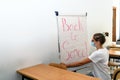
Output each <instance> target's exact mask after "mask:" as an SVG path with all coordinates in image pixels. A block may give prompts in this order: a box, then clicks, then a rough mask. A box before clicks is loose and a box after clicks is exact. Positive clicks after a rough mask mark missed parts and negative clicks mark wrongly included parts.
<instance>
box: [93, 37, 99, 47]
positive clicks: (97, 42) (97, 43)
mask: <svg viewBox="0 0 120 80" xmlns="http://www.w3.org/2000/svg"><path fill="white" fill-rule="evenodd" d="M91 42H92V43H94V46H95V47H98V46H100V45H101V44H100V42H99V41H96V40H95V39H94V38H92V41H91Z"/></svg>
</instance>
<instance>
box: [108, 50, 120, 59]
mask: <svg viewBox="0 0 120 80" xmlns="http://www.w3.org/2000/svg"><path fill="white" fill-rule="evenodd" d="M109 54H110V58H113V59H120V51H119V50H116V49H110V50H109Z"/></svg>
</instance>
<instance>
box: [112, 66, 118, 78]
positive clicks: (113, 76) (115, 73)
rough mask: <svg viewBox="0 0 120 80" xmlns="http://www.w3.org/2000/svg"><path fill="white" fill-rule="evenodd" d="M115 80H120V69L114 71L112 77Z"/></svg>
mask: <svg viewBox="0 0 120 80" xmlns="http://www.w3.org/2000/svg"><path fill="white" fill-rule="evenodd" d="M112 79H113V80H120V68H118V69H116V70H114V73H113V75H112Z"/></svg>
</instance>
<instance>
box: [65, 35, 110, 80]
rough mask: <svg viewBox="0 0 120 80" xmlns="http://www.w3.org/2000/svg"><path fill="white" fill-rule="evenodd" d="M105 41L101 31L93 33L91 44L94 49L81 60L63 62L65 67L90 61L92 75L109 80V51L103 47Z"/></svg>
mask: <svg viewBox="0 0 120 80" xmlns="http://www.w3.org/2000/svg"><path fill="white" fill-rule="evenodd" d="M105 41H106V39H105V36H104V35H103V34H102V33H96V34H94V35H93V38H92V41H91V45H92V46H94V47H96V51H94V52H93V53H92V54H91V55H90V56H88V57H87V58H85V59H83V60H82V61H78V62H73V63H70V64H65V65H66V67H77V66H81V65H84V64H87V63H90V62H91V63H92V67H93V70H92V74H93V76H94V77H98V78H100V79H101V80H111V77H110V72H109V67H108V60H109V53H108V50H107V49H106V48H103V44H104V43H105Z"/></svg>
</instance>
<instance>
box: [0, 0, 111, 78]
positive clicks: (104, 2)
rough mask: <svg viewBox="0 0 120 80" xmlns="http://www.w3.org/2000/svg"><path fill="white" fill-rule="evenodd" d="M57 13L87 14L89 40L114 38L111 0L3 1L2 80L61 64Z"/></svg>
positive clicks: (0, 33) (0, 10)
mask: <svg viewBox="0 0 120 80" xmlns="http://www.w3.org/2000/svg"><path fill="white" fill-rule="evenodd" d="M56 10H57V11H59V13H60V14H81V13H85V12H87V13H88V23H87V24H88V33H89V39H90V38H91V36H92V34H93V33H95V32H106V31H107V32H110V35H111V31H112V0H0V80H21V76H20V75H18V74H17V73H16V70H17V69H20V68H23V67H27V66H31V65H35V64H39V63H49V62H58V61H59V59H58V45H57V43H58V39H57V38H58V37H57V23H56V16H55V13H54V11H56ZM110 41H111V37H110Z"/></svg>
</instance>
